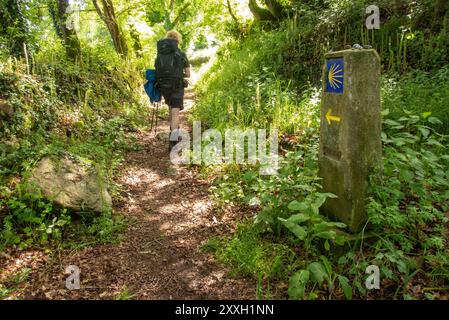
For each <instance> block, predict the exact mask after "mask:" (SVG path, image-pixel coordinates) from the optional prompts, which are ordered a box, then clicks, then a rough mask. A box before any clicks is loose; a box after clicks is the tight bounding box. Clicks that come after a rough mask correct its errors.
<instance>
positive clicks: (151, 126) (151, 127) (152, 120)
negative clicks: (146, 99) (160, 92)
mask: <svg viewBox="0 0 449 320" xmlns="http://www.w3.org/2000/svg"><path fill="white" fill-rule="evenodd" d="M151 106H152V108H151V109H153V111H152V113H151V122H150V123H151V125H150V132H151V131H153V125H154V103H152V104H151Z"/></svg>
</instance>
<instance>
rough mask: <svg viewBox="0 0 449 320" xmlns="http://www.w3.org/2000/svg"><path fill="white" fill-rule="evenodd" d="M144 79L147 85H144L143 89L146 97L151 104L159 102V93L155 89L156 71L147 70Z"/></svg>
mask: <svg viewBox="0 0 449 320" xmlns="http://www.w3.org/2000/svg"><path fill="white" fill-rule="evenodd" d="M145 78H146V79H147V83H145V85H144V88H145V92H146V93H147V95H148V97H149V98H150V101H151V103H155V102H160V101H161V99H162V97H161V92H160V91H159V89H158V88H157V87H156V85H155V84H156V70H152V69H148V70H146V72H145Z"/></svg>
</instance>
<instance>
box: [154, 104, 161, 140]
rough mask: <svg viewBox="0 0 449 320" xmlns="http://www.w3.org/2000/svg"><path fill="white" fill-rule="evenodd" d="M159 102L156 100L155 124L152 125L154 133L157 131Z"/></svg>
mask: <svg viewBox="0 0 449 320" xmlns="http://www.w3.org/2000/svg"><path fill="white" fill-rule="evenodd" d="M159 104H160V102H156V126H155V127H154V133H157V116H158V114H159Z"/></svg>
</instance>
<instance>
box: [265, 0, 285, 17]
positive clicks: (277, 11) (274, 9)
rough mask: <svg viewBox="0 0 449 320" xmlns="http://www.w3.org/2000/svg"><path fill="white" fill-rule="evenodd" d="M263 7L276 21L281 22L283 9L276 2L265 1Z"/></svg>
mask: <svg viewBox="0 0 449 320" xmlns="http://www.w3.org/2000/svg"><path fill="white" fill-rule="evenodd" d="M265 5H266V6H267V7H268V10H269V11H270V12H271V14H272V15H273V16H274V17H276V19H278V20H281V19H282V18H283V15H284V8H283V7H282V5H281V4H280V3H279V2H278V1H277V0H265Z"/></svg>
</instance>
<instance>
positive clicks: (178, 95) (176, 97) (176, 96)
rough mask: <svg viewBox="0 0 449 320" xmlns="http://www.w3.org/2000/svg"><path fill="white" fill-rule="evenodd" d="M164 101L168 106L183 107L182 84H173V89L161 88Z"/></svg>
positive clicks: (181, 108)
mask: <svg viewBox="0 0 449 320" xmlns="http://www.w3.org/2000/svg"><path fill="white" fill-rule="evenodd" d="M161 91H162V95H163V96H164V100H165V103H166V104H167V105H168V106H169V107H170V108H179V109H180V110H183V109H184V84H183V83H181V84H180V85H177V86H175V87H174V88H173V89H162V90H161Z"/></svg>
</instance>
